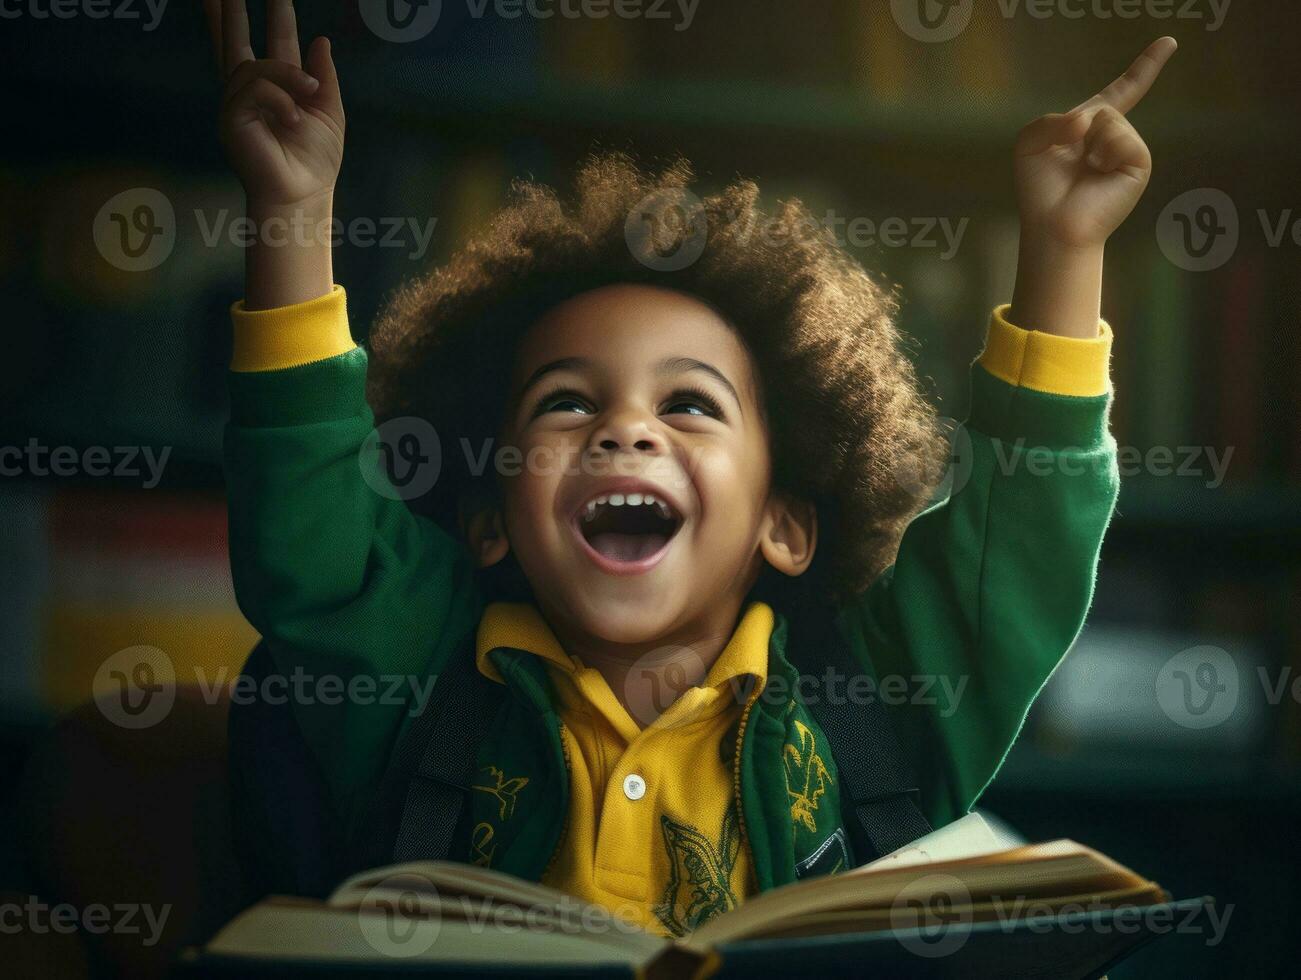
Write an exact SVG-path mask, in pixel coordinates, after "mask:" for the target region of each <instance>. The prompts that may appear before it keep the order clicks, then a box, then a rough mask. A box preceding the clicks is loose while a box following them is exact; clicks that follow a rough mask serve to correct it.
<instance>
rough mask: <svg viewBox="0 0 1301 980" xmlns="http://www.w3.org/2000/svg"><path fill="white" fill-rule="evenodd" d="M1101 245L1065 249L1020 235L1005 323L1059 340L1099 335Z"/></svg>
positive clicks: (1047, 240) (1024, 233)
mask: <svg viewBox="0 0 1301 980" xmlns="http://www.w3.org/2000/svg"><path fill="white" fill-rule="evenodd" d="M1103 250H1104V246H1103V245H1101V244H1098V245H1089V246H1070V245H1064V244H1061V243H1060V242H1057V241H1055V240H1053V239H1051V238H1049V237H1048V236H1044V235H1036V234H1033V233H1030V232H1027V231H1026V230H1025V229H1022V231H1021V242H1020V248H1019V249H1018V252H1017V266H1016V286H1015V288H1014V289H1013V291H1012V308H1011V310H1009V311H1008V315H1007V319H1008V320H1009V321H1010V322H1011V323H1014V324H1016V325H1017V326H1018V327H1021V328H1022V329H1023V330H1037V331H1040V332H1042V333H1051V334H1056V335H1057V336H1060V337H1079V338H1082V339H1086V340H1087V339H1092V338H1094V337H1097V336H1098V321H1099V320H1100V319H1101V316H1102V260H1103Z"/></svg>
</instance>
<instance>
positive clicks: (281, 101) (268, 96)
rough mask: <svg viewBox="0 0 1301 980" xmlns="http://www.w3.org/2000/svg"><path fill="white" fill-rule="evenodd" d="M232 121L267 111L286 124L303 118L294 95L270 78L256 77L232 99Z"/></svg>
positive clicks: (289, 124)
mask: <svg viewBox="0 0 1301 980" xmlns="http://www.w3.org/2000/svg"><path fill="white" fill-rule="evenodd" d="M230 106H231V112H230V114H229V117H230V119H231V121H232V122H235V123H239V122H242V121H243V120H245V119H247V118H249V117H252V116H256V115H259V114H260V113H266V114H268V115H272V116H275V117H276V118H277V119H279V120H280V121H281V122H282V123H283V124H284V125H286V126H292V125H294V124H295V123H297V122H298V120H299V119H300V118H301V116H300V114H299V112H298V105H297V103H296V102H294V97H293V96H292V95H290V94H289V93H288V92H286V91H285V90H284V89H283V88H281V87H280V86H279V85H277V84H276V83H275V82H273V81H271V79H269V78H255V79H253V80H252V81H251V82H249V83H248V84H247V85H245V86H243V87H242V88H241V89H240V90H239V91H238V92H236V93H235V94H234V95H233V96H232V97H231V100H230Z"/></svg>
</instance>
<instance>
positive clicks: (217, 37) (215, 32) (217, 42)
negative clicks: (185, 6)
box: [203, 0, 226, 78]
mask: <svg viewBox="0 0 1301 980" xmlns="http://www.w3.org/2000/svg"><path fill="white" fill-rule="evenodd" d="M203 14H204V16H205V17H206V18H207V20H208V38H209V39H210V40H211V41H212V57H213V58H214V60H215V61H216V62H217V71H219V72H221V75H222V77H223V78H224V77H225V76H226V72H225V70H224V69H223V67H222V66H223V60H222V48H221V0H203Z"/></svg>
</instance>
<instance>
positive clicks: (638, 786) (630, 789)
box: [623, 772, 646, 800]
mask: <svg viewBox="0 0 1301 980" xmlns="http://www.w3.org/2000/svg"><path fill="white" fill-rule="evenodd" d="M623 795H624V796H626V797H628V799H630V800H640V799H641V798H642V797H643V796H645V795H646V780H644V779H642V778H641V777H640V776H638V775H637V774H636V773H635V772H630V773H629V774H628V775H626V776H624V777H623Z"/></svg>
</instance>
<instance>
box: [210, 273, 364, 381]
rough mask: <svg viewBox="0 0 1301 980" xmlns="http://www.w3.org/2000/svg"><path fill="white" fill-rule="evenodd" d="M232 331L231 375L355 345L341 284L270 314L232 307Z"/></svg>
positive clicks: (310, 359)
mask: <svg viewBox="0 0 1301 980" xmlns="http://www.w3.org/2000/svg"><path fill="white" fill-rule="evenodd" d="M230 320H231V325H232V326H233V327H234V331H235V338H234V349H233V353H232V354H231V359H230V369H231V370H232V371H279V370H282V369H283V368H291V367H298V366H299V365H300V364H311V363H312V362H314V361H323V360H325V359H326V358H328V357H334V356H336V355H338V354H344V353H346V352H348V351H350V350H352V349H353V348H354V347H356V346H357V345H356V344H355V343H353V340H352V333H351V332H350V331H349V330H348V298H347V296H346V294H345V293H344V291H343V287H342V286H335V287H334V288H333V289H332V290H330V292H328V293H326V294H325V295H324V296H318V297H317V298H316V299H309V300H307V301H306V302H303V303H294V304H292V305H290V306H277V307H275V308H274V309H270V310H246V309H244V301H243V300H240V301H239V302H237V303H235V304H234V305H233V306H231V308H230Z"/></svg>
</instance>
